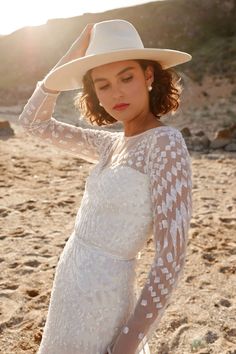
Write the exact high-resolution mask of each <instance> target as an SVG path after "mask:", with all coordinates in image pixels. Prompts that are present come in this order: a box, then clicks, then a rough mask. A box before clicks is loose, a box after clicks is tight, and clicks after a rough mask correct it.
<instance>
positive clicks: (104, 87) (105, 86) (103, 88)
mask: <svg viewBox="0 0 236 354" xmlns="http://www.w3.org/2000/svg"><path fill="white" fill-rule="evenodd" d="M108 87H109V84H106V85H104V86H101V87H99V88H98V89H99V90H106V89H107V88H108Z"/></svg>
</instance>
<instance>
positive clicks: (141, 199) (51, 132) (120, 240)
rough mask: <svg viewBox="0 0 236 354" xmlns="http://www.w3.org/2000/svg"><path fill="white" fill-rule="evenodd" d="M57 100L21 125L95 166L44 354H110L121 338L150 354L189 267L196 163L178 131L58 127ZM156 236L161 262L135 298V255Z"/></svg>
mask: <svg viewBox="0 0 236 354" xmlns="http://www.w3.org/2000/svg"><path fill="white" fill-rule="evenodd" d="M57 96H58V94H48V93H45V92H44V91H43V90H42V88H41V87H40V83H38V85H37V87H36V89H35V91H34V93H33V95H32V96H31V97H30V99H29V100H28V102H27V104H26V105H25V107H24V110H23V112H22V113H21V115H20V117H19V122H20V123H21V125H22V126H23V128H24V129H25V131H26V132H27V133H28V134H31V135H35V136H37V137H38V138H41V139H44V140H46V141H47V142H48V143H49V144H54V145H56V146H58V147H59V148H61V149H66V150H68V151H69V152H71V153H73V154H75V155H76V156H78V157H80V158H82V159H84V160H86V161H89V162H92V163H93V164H94V166H93V169H92V171H91V173H90V175H89V176H88V177H87V180H86V184H85V190H84V195H83V198H82V201H81V205H80V207H79V209H78V212H77V215H76V218H75V223H74V228H73V232H72V234H71V235H70V237H69V239H68V240H67V242H66V245H65V247H64V249H63V251H62V253H61V254H60V258H59V262H58V264H57V267H56V270H55V277H54V282H53V287H52V292H51V298H50V304H49V309H48V314H47V319H46V324H45V327H44V332H43V337H42V341H41V344H40V347H39V351H38V354H106V353H107V352H108V353H112V347H113V344H114V343H115V342H116V340H117V339H118V338H119V341H120V343H123V344H122V347H127V348H132V347H133V348H136V349H135V350H136V352H135V353H136V354H149V353H150V349H149V346H148V339H149V338H151V337H152V335H153V333H154V331H155V330H156V329H157V327H158V324H159V323H160V320H161V317H162V314H163V312H164V309H165V308H166V305H167V304H168V302H169V299H170V296H171V293H172V291H173V289H174V288H175V287H176V285H177V282H178V280H179V278H180V274H181V272H182V271H183V267H184V262H185V255H186V245H187V239H188V230H189V226H190V219H191V215H192V195H191V192H192V172H191V158H190V155H189V153H188V150H187V147H186V145H185V141H184V139H183V137H182V134H181V133H180V131H179V130H178V129H176V128H174V127H171V126H161V127H156V128H152V129H149V130H147V131H145V132H143V133H141V134H138V135H134V136H131V137H126V136H125V135H124V133H123V132H111V131H107V130H102V129H87V128H86V129H85V128H81V127H75V126H73V125H69V124H66V123H63V122H59V121H57V120H56V119H55V118H53V117H52V114H53V112H54V107H55V104H56V99H57ZM152 235H153V239H154V245H155V251H156V252H155V257H154V259H153V262H152V265H151V268H150V270H148V272H147V279H146V282H145V285H144V287H143V289H140V293H139V294H137V292H136V266H137V255H138V253H139V252H140V251H141V250H142V248H143V247H144V246H145V244H146V242H147V240H148V239H149V238H150V237H151V236H152ZM127 354H129V353H128V352H127Z"/></svg>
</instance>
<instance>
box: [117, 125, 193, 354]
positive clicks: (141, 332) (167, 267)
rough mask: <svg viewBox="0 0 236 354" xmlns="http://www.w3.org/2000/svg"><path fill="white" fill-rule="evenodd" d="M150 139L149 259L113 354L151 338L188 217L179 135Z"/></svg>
mask: <svg viewBox="0 0 236 354" xmlns="http://www.w3.org/2000/svg"><path fill="white" fill-rule="evenodd" d="M152 139H153V140H152V146H151V149H150V152H149V157H148V161H147V173H148V175H149V179H150V189H151V200H152V213H153V234H154V241H155V257H154V260H153V262H152V266H151V269H150V271H149V273H148V277H147V280H146V283H145V285H144V287H143V289H142V291H141V293H140V296H139V299H138V301H137V304H136V306H135V309H134V311H133V313H132V315H131V316H130V318H129V319H128V321H127V323H126V324H125V325H124V327H123V328H122V331H121V333H120V334H119V336H118V338H117V340H116V342H115V345H114V347H113V351H112V353H114V354H118V353H119V354H121V353H126V354H134V353H136V350H137V348H138V349H139V348H140V346H141V345H144V344H145V343H146V342H147V341H148V339H149V338H151V336H152V334H153V332H154V331H155V330H156V329H157V327H158V325H159V323H160V319H161V317H162V314H163V312H164V309H165V308H166V306H167V304H168V302H169V299H170V296H171V293H172V291H173V289H174V288H175V287H176V285H177V282H178V279H179V276H180V274H181V273H182V270H183V267H184V263H185V254H186V245H187V238H188V230H189V226H190V219H191V215H192V170H191V159H190V156H189V153H188V150H187V147H186V145H185V142H184V139H183V137H182V134H181V133H180V132H179V131H177V130H176V132H174V133H171V134H170V133H169V134H166V133H164V134H159V135H158V136H155V135H154V136H153V138H152ZM140 349H141V348H140Z"/></svg>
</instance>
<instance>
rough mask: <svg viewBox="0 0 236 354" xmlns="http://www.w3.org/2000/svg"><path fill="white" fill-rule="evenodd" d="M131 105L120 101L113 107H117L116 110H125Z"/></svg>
mask: <svg viewBox="0 0 236 354" xmlns="http://www.w3.org/2000/svg"><path fill="white" fill-rule="evenodd" d="M128 106H129V103H119V104H116V105H115V106H114V107H113V109H115V110H116V111H123V110H125V109H126V108H127V107H128Z"/></svg>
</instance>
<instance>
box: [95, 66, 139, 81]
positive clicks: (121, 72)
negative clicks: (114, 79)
mask: <svg viewBox="0 0 236 354" xmlns="http://www.w3.org/2000/svg"><path fill="white" fill-rule="evenodd" d="M132 69H134V67H133V66H128V67H127V68H124V69H122V70H121V71H119V72H118V73H117V74H116V76H119V75H121V74H124V73H125V72H126V71H128V70H132ZM104 80H107V79H106V78H102V77H99V78H97V79H95V80H94V81H93V83H94V84H95V83H96V82H99V81H104Z"/></svg>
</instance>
